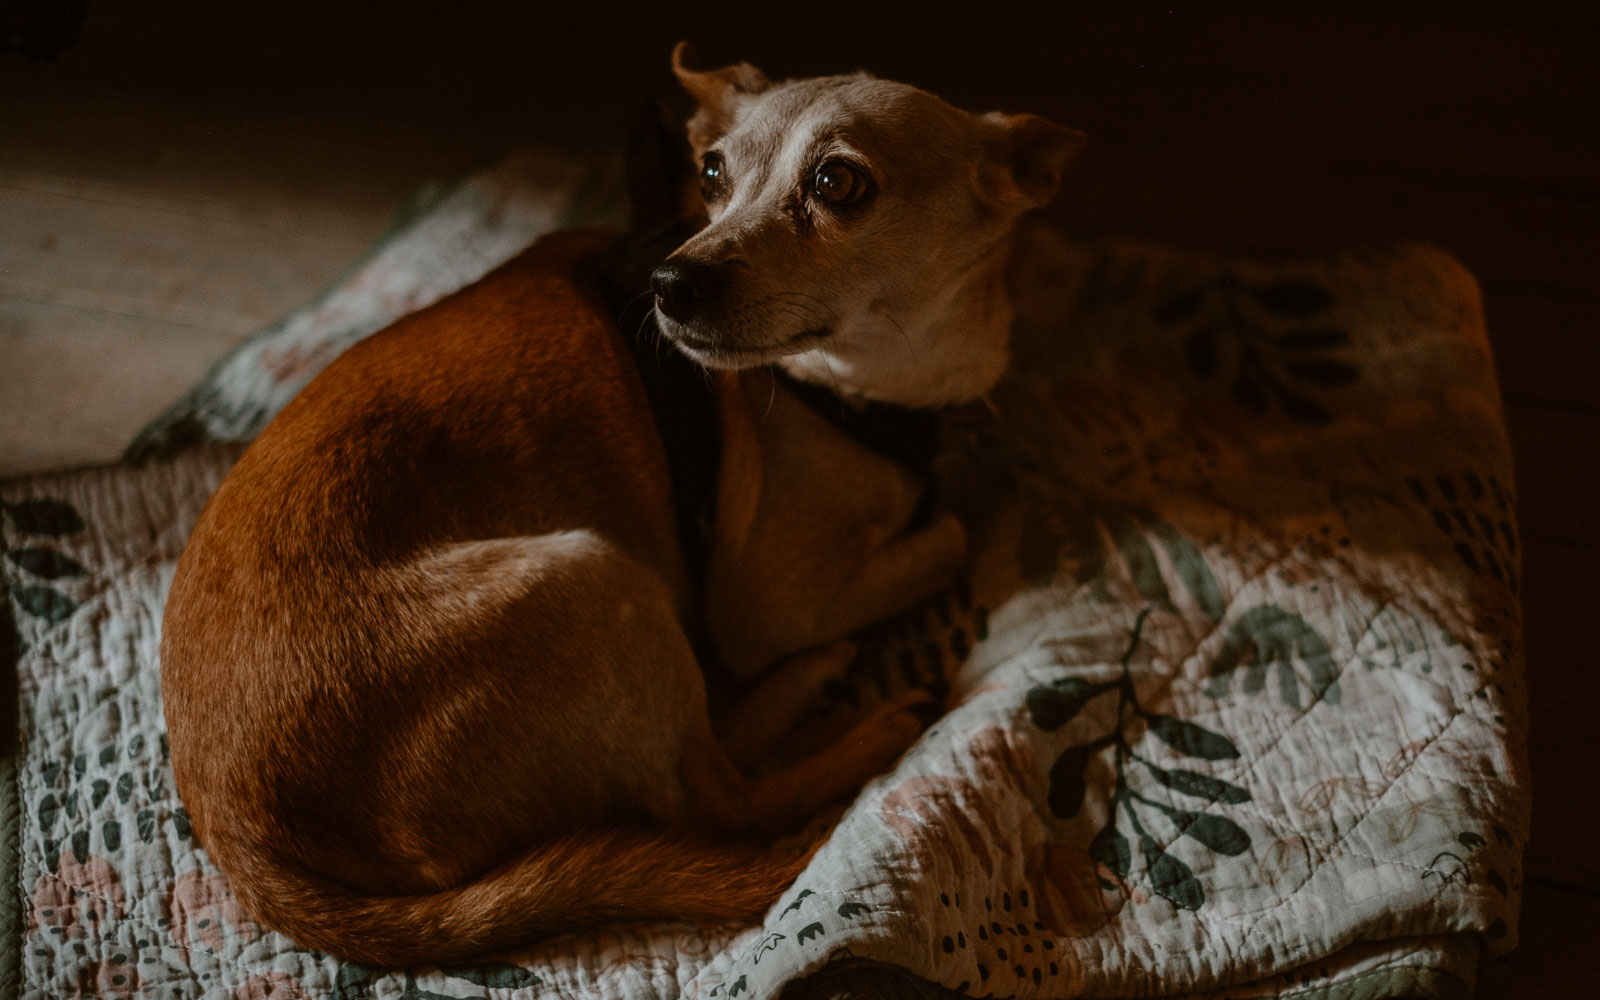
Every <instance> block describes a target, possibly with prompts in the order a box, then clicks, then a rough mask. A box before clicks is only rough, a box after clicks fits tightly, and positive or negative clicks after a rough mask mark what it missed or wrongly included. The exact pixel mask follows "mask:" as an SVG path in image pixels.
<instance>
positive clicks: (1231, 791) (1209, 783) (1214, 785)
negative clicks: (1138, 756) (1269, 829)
mask: <svg viewBox="0 0 1600 1000" xmlns="http://www.w3.org/2000/svg"><path fill="white" fill-rule="evenodd" d="M1150 773H1151V774H1153V775H1154V776H1155V779H1156V780H1157V781H1159V782H1161V783H1162V784H1163V785H1166V786H1167V787H1168V788H1170V789H1172V790H1173V791H1175V792H1182V793H1183V794H1185V795H1193V796H1194V797H1195V798H1199V799H1206V800H1208V801H1211V802H1228V803H1231V804H1233V805H1238V804H1239V803H1241V802H1249V801H1250V793H1249V792H1247V791H1245V790H1244V789H1243V788H1240V787H1239V786H1238V785H1235V784H1232V783H1231V782H1227V781H1223V780H1222V779H1221V778H1213V777H1211V776H1210V775H1208V774H1196V773H1195V772H1193V771H1168V770H1165V769H1163V768H1152V769H1151V771H1150Z"/></svg>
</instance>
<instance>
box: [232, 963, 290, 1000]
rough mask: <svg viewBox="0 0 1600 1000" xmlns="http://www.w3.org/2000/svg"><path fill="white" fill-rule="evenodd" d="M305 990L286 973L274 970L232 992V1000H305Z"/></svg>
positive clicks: (256, 977)
mask: <svg viewBox="0 0 1600 1000" xmlns="http://www.w3.org/2000/svg"><path fill="white" fill-rule="evenodd" d="M305 995H306V993H305V990H302V989H301V988H300V984H299V983H297V982H295V981H294V977H293V976H291V975H289V974H288V973H287V972H279V971H277V970H276V969H274V970H273V971H271V972H268V973H265V974H263V975H259V976H251V977H250V981H249V982H247V983H245V984H244V985H243V986H241V987H239V988H238V989H237V990H234V991H233V1000H305Z"/></svg>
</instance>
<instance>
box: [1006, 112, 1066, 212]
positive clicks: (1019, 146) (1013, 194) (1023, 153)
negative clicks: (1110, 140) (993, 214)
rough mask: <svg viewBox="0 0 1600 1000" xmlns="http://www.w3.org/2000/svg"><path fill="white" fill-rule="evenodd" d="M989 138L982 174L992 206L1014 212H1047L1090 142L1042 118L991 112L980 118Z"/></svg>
mask: <svg viewBox="0 0 1600 1000" xmlns="http://www.w3.org/2000/svg"><path fill="white" fill-rule="evenodd" d="M979 117H980V120H981V121H982V123H983V125H984V127H985V130H986V132H987V133H988V136H989V140H988V148H989V155H988V160H987V162H986V163H985V164H984V165H983V167H982V168H981V169H980V176H981V178H982V184H983V186H984V188H985V191H986V193H987V195H988V196H989V198H990V200H991V201H993V202H994V203H995V204H996V205H999V206H1001V207H1003V208H1005V209H1007V210H1009V211H1013V212H1024V211H1028V210H1029V209H1034V208H1043V207H1044V206H1045V205H1047V204H1049V203H1050V199H1052V198H1054V197H1055V196H1056V189H1057V188H1059V187H1060V186H1061V175H1062V173H1063V172H1064V171H1065V170H1066V168H1067V164H1068V163H1070V162H1072V161H1073V160H1074V159H1076V158H1077V156H1078V154H1079V153H1080V152H1082V151H1083V147H1084V144H1085V143H1087V142H1088V141H1089V137H1088V136H1086V135H1084V134H1083V133H1082V132H1079V131H1078V130H1077V129H1071V128H1064V127H1063V126H1060V125H1057V124H1056V123H1055V122H1052V121H1047V120H1046V119H1044V118H1040V117H1039V116H1038V115H1008V114H1003V113H1001V112H999V111H991V112H990V113H988V114H986V115H981V116H979Z"/></svg>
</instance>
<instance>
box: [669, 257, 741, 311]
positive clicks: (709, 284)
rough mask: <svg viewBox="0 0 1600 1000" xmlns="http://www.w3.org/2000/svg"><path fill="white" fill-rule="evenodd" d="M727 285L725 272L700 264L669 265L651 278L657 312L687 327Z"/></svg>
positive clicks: (690, 261)
mask: <svg viewBox="0 0 1600 1000" xmlns="http://www.w3.org/2000/svg"><path fill="white" fill-rule="evenodd" d="M726 284H727V279H726V277H725V272H724V271H723V270H722V269H721V268H718V267H714V266H712V265H710V264H702V263H699V262H697V261H692V260H684V261H668V262H666V263H665V264H662V265H661V266H660V267H658V268H656V269H655V271H654V273H652V274H651V275H650V289H651V291H653V292H655V293H656V308H657V309H660V310H661V311H662V312H663V313H665V314H666V315H667V317H668V318H670V319H674V320H677V321H678V322H679V323H686V322H688V321H689V318H690V317H691V316H693V315H694V314H695V312H696V311H697V310H698V309H699V308H700V306H701V305H702V304H704V303H705V302H706V301H708V300H710V299H712V298H715V297H716V295H717V293H718V292H720V291H722V288H723V286H724V285H726Z"/></svg>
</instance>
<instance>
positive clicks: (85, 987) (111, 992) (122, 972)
mask: <svg viewBox="0 0 1600 1000" xmlns="http://www.w3.org/2000/svg"><path fill="white" fill-rule="evenodd" d="M118 957H119V958H120V957H121V956H120V955H119V956H118ZM138 992H139V970H138V969H135V968H134V967H133V965H132V964H131V963H128V962H117V961H112V960H107V961H104V962H93V963H91V964H89V965H86V966H84V967H83V968H82V969H79V970H78V983H77V988H76V989H75V990H74V991H73V994H72V996H73V998H74V1000H77V998H79V997H83V998H85V1000H88V998H90V997H93V998H96V1000H104V998H112V997H114V998H118V1000H124V998H128V997H133V996H137V995H138Z"/></svg>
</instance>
